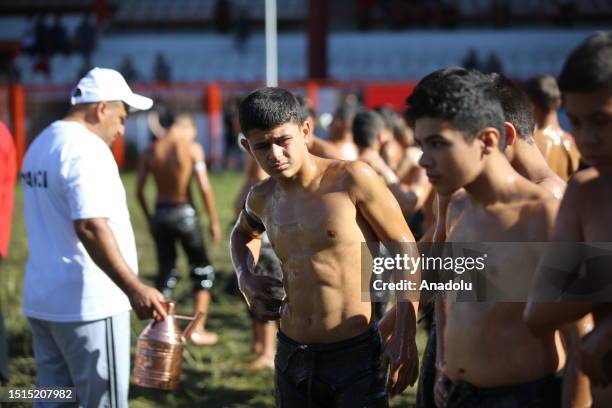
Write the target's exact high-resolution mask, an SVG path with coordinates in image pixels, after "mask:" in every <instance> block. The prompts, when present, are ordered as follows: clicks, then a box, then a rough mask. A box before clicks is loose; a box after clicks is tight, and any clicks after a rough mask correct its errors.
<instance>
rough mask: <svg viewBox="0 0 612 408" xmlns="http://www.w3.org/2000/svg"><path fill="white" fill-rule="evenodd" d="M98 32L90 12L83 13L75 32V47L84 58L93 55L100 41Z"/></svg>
mask: <svg viewBox="0 0 612 408" xmlns="http://www.w3.org/2000/svg"><path fill="white" fill-rule="evenodd" d="M97 37H98V32H97V28H96V25H95V23H94V22H93V19H92V16H91V14H89V13H86V14H84V15H83V18H82V19H81V22H80V23H79V25H78V26H77V28H76V31H75V33H74V47H75V49H76V50H77V51H78V52H79V53H81V54H82V55H83V57H84V58H87V57H89V56H91V53H92V52H93V51H94V50H95V48H96V44H97V41H98V38H97Z"/></svg>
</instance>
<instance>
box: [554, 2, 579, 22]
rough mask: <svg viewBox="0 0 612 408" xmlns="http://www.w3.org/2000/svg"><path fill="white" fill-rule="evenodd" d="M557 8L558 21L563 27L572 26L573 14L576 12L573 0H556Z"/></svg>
mask: <svg viewBox="0 0 612 408" xmlns="http://www.w3.org/2000/svg"><path fill="white" fill-rule="evenodd" d="M555 3H557V8H558V9H559V16H558V20H557V21H558V23H559V25H561V26H564V27H573V26H574V15H575V13H576V1H575V0H556V1H555Z"/></svg>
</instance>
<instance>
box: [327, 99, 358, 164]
mask: <svg viewBox="0 0 612 408" xmlns="http://www.w3.org/2000/svg"><path fill="white" fill-rule="evenodd" d="M358 112H359V109H358V107H357V105H355V104H352V103H344V104H343V105H341V106H340V107H339V108H338V109H337V110H336V112H335V114H334V119H333V120H332V123H331V125H330V127H329V141H330V143H331V144H333V145H334V147H335V148H336V149H337V151H338V152H339V153H340V158H341V159H342V160H357V156H358V152H357V146H356V145H355V143H354V142H353V131H352V128H353V119H354V118H355V115H356V114H357V113H358Z"/></svg>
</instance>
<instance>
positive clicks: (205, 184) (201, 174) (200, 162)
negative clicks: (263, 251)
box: [192, 143, 221, 242]
mask: <svg viewBox="0 0 612 408" xmlns="http://www.w3.org/2000/svg"><path fill="white" fill-rule="evenodd" d="M192 157H193V172H194V174H195V176H196V180H197V181H198V188H199V189H200V192H201V193H202V198H203V199H204V205H205V206H206V210H207V211H208V216H209V218H210V235H211V236H212V239H213V241H214V242H219V241H220V240H221V226H220V224H219V217H218V216H217V207H216V206H215V194H214V193H213V191H212V187H211V185H210V181H209V179H208V172H207V170H206V162H205V161H204V149H203V148H202V146H201V145H199V144H198V143H194V144H192Z"/></svg>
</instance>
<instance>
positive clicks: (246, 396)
mask: <svg viewBox="0 0 612 408" xmlns="http://www.w3.org/2000/svg"><path fill="white" fill-rule="evenodd" d="M122 178H123V182H124V185H125V188H126V191H127V196H128V201H129V203H128V204H129V209H130V213H131V216H132V224H133V227H134V232H135V235H136V244H137V248H138V259H139V263H140V276H141V277H142V278H143V279H144V280H145V281H147V282H149V283H151V282H153V278H154V274H155V270H156V265H155V252H154V247H153V241H152V240H151V237H150V235H149V232H148V229H147V227H146V223H145V222H144V218H143V216H142V213H141V211H140V210H139V209H138V208H137V204H136V200H135V199H134V183H135V177H134V174H132V173H126V174H123V175H122ZM211 178H212V184H213V188H214V191H215V195H216V198H217V208H218V211H219V216H220V219H221V223H222V225H223V227H224V231H223V233H224V240H223V241H222V243H221V244H218V245H209V247H208V250H209V254H210V256H211V258H212V260H213V265H214V266H215V268H216V270H217V281H216V284H215V287H214V288H213V304H212V305H211V310H210V318H209V324H208V327H209V328H210V329H211V330H214V331H217V332H218V333H219V335H220V341H219V343H218V344H217V345H215V346H213V347H197V346H192V345H190V346H187V347H186V350H185V353H184V362H183V377H182V382H181V387H180V389H179V391H177V392H172V393H167V392H163V391H156V390H151V389H145V388H140V387H138V386H131V387H130V407H136V408H144V407H160V406H161V407H194V406H201V407H207V408H213V407H271V406H273V405H274V394H273V372H272V371H271V370H266V371H263V372H249V371H247V370H246V365H247V363H248V362H249V361H250V360H251V359H252V358H253V354H252V353H251V350H250V346H251V328H250V321H249V317H248V314H247V311H246V307H245V305H244V302H243V301H242V299H240V298H238V297H236V296H231V295H229V294H227V293H225V291H224V288H225V286H226V284H227V282H228V278H229V277H230V275H231V274H232V273H233V272H232V268H231V263H230V259H229V253H228V245H227V242H228V236H229V231H230V223H231V221H232V218H233V211H232V202H233V199H234V197H235V195H236V192H237V191H238V189H239V188H240V186H241V184H242V175H241V174H239V173H229V172H227V173H217V174H213V175H212V176H211ZM147 187H148V190H147V195H148V197H149V198H150V200H149V201H150V202H153V196H154V192H153V186H152V182H150V183H149V184H148V186H147ZM196 199H197V204H198V208H203V207H202V205H201V201H200V200H199V197H197V198H196ZM22 208H23V195H22V191H21V186H20V185H18V187H17V191H16V195H15V212H14V216H13V232H12V239H11V244H10V256H9V258H8V259H5V260H4V262H3V264H2V265H1V266H0V304H1V306H2V311H3V314H4V318H5V324H6V326H7V332H8V346H9V356H10V359H9V360H10V361H9V364H10V367H11V371H12V378H11V383H10V384H9V385H10V386H20V387H29V386H32V385H33V384H34V383H35V375H36V373H35V368H34V358H33V354H32V347H31V335H30V330H29V326H28V324H27V321H26V319H25V318H24V317H23V313H22V310H21V288H22V282H23V269H24V265H25V262H26V259H27V251H28V249H27V248H28V245H27V239H26V236H25V229H24V223H23V215H22V214H23V213H22ZM202 218H203V221H204V222H207V219H206V216H203V217H202ZM179 267H180V270H181V272H182V273H183V279H182V280H181V281H179V284H178V287H177V290H176V292H175V299H176V300H177V302H178V305H179V312H180V313H183V314H190V313H191V295H190V286H191V283H190V281H189V278H188V277H187V264H186V261H185V258H184V256H183V255H182V254H181V257H180V261H179ZM146 323H147V322H143V321H138V320H136V318H135V316H134V315H133V317H132V345H134V344H135V341H136V338H137V336H138V334H139V333H140V332H141V331H142V329H143V328H144V326H145V325H146ZM424 340H425V339H424V335H423V333H422V331H419V336H418V345H419V350H420V351H421V352H422V349H423V345H424ZM132 353H133V347H132ZM413 402H414V389H408V390H406V391H405V392H404V394H402V395H401V396H398V397H396V398H394V399H393V400H392V406H394V407H411V406H413V405H414V403H413ZM11 406H17V404H15V405H11Z"/></svg>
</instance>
